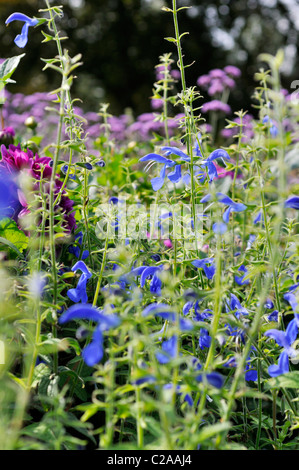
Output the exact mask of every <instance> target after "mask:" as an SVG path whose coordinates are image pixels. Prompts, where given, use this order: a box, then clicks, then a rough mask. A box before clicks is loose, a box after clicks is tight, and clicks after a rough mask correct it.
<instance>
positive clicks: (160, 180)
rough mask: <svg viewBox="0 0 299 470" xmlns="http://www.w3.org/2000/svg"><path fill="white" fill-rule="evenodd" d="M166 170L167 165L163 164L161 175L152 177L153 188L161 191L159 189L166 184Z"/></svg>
mask: <svg viewBox="0 0 299 470" xmlns="http://www.w3.org/2000/svg"><path fill="white" fill-rule="evenodd" d="M165 171H166V165H164V166H163V168H162V170H161V173H160V176H157V177H156V178H153V179H151V183H152V188H153V190H154V191H159V189H161V188H162V186H163V184H164V179H165Z"/></svg>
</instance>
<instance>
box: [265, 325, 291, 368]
mask: <svg viewBox="0 0 299 470" xmlns="http://www.w3.org/2000/svg"><path fill="white" fill-rule="evenodd" d="M264 334H265V336H269V337H270V338H272V339H274V340H275V341H276V343H277V344H278V346H282V347H283V351H282V353H281V354H280V356H279V358H278V365H275V364H273V365H271V366H269V368H268V373H269V375H270V376H271V377H277V376H278V375H281V374H286V373H287V372H289V359H288V358H289V357H293V358H294V357H296V356H297V352H296V351H295V349H294V348H293V347H292V344H293V343H294V341H295V340H296V338H297V334H298V326H297V323H296V320H295V319H293V320H292V321H291V322H290V323H289V324H288V326H287V329H286V331H281V330H276V329H270V330H267V331H266V333H264Z"/></svg>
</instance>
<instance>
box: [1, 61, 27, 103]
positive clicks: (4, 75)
mask: <svg viewBox="0 0 299 470" xmlns="http://www.w3.org/2000/svg"><path fill="white" fill-rule="evenodd" d="M24 55H25V54H20V55H17V56H15V57H11V58H10V59H6V60H5V61H4V62H3V63H2V64H1V65H0V92H1V90H3V88H4V87H5V85H6V84H7V83H15V81H14V80H11V78H10V77H11V76H12V74H13V73H14V71H15V70H16V68H17V66H18V65H19V62H20V60H21V59H22V57H24ZM4 101H5V99H4V98H3V97H2V98H1V104H3V103H4Z"/></svg>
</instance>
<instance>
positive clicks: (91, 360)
mask: <svg viewBox="0 0 299 470" xmlns="http://www.w3.org/2000/svg"><path fill="white" fill-rule="evenodd" d="M103 355H104V347H103V336H99V333H97V335H96V338H93V340H92V342H91V343H90V344H88V345H87V346H86V347H85V348H84V349H83V351H82V357H83V359H84V362H85V364H87V365H88V366H89V367H92V366H95V365H96V364H98V363H99V362H100V361H101V360H102V358H103Z"/></svg>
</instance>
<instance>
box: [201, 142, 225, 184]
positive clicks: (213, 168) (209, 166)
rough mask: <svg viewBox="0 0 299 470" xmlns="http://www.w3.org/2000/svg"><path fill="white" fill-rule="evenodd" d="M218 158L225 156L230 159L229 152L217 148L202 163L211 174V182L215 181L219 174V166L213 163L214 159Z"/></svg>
mask: <svg viewBox="0 0 299 470" xmlns="http://www.w3.org/2000/svg"><path fill="white" fill-rule="evenodd" d="M217 158H222V160H223V159H224V158H225V159H226V160H230V156H229V154H228V153H227V152H226V151H225V150H223V149H217V150H214V151H213V152H212V153H211V154H210V155H209V156H208V158H207V159H206V160H205V161H203V162H202V163H201V165H203V166H205V167H206V168H207V172H208V175H209V183H211V182H212V181H213V179H214V178H216V177H217V176H218V173H217V168H216V166H215V164H214V163H213V161H214V160H216V159H217Z"/></svg>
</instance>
